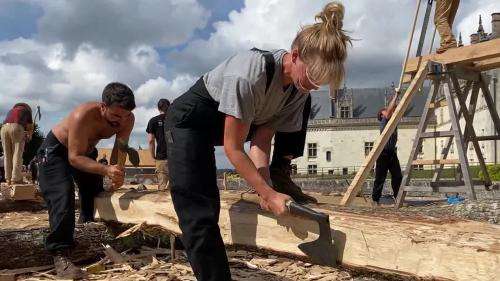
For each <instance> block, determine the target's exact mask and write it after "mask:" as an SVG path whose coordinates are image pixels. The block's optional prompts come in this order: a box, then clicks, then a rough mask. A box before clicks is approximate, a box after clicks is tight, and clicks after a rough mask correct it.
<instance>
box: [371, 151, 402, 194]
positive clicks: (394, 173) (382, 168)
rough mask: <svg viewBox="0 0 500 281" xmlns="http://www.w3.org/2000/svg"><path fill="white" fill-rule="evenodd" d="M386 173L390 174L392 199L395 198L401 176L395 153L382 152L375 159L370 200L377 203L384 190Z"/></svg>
mask: <svg viewBox="0 0 500 281" xmlns="http://www.w3.org/2000/svg"><path fill="white" fill-rule="evenodd" d="M387 172H391V186H392V193H393V195H394V198H396V197H397V195H398V192H399V187H400V186H401V181H402V179H403V175H402V174H401V166H400V165H399V159H398V154H397V152H396V151H385V150H384V151H382V153H381V154H380V156H379V157H378V159H377V164H376V166H375V182H374V183H373V192H372V200H373V201H375V202H379V200H380V197H381V196H382V190H383V189H384V182H385V179H386V178H387Z"/></svg>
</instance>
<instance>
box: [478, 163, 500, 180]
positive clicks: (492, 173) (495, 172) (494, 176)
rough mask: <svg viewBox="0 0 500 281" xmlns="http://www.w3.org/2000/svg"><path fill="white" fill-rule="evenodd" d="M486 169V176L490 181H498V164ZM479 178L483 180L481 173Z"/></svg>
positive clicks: (499, 168)
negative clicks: (488, 176)
mask: <svg viewBox="0 0 500 281" xmlns="http://www.w3.org/2000/svg"><path fill="white" fill-rule="evenodd" d="M486 169H487V170H488V174H489V175H490V179H491V180H492V181H500V164H496V165H487V166H486ZM479 178H480V179H482V180H484V174H483V172H482V171H479Z"/></svg>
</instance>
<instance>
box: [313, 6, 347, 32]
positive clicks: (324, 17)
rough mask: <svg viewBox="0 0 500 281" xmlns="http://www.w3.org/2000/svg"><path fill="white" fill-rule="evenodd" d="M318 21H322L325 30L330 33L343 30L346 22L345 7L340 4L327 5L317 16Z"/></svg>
mask: <svg viewBox="0 0 500 281" xmlns="http://www.w3.org/2000/svg"><path fill="white" fill-rule="evenodd" d="M316 20H317V21H321V23H322V24H323V26H324V28H325V29H327V30H328V31H330V32H334V31H336V30H341V29H342V25H343V20H344V6H343V5H342V4H340V3H338V2H330V3H328V4H326V6H325V7H324V8H323V11H321V12H320V13H318V14H317V15H316Z"/></svg>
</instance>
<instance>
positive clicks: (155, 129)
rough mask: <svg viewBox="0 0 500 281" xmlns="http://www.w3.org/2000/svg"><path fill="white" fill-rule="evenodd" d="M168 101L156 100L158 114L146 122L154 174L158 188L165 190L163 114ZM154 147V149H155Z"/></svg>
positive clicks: (165, 111)
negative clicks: (154, 169) (154, 164)
mask: <svg viewBox="0 0 500 281" xmlns="http://www.w3.org/2000/svg"><path fill="white" fill-rule="evenodd" d="M169 106H170V102H169V101H168V100H167V99H160V100H159V101H158V110H159V111H160V115H157V116H155V117H153V118H151V120H149V122H148V127H147V128H146V132H147V133H148V142H149V152H150V153H151V157H152V158H153V159H155V163H156V175H157V176H158V189H159V190H165V189H167V187H168V180H169V177H168V163H167V142H166V141H165V131H164V129H163V127H164V124H165V115H166V113H167V110H168V107H169ZM155 147H156V151H155Z"/></svg>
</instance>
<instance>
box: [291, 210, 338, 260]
mask: <svg viewBox="0 0 500 281" xmlns="http://www.w3.org/2000/svg"><path fill="white" fill-rule="evenodd" d="M317 222H318V224H319V237H318V239H316V240H314V241H311V242H305V243H302V244H300V245H299V249H300V250H301V251H302V252H304V254H306V255H307V256H308V257H309V258H310V259H311V261H312V262H313V263H315V264H319V265H327V266H332V267H333V266H336V265H337V254H336V250H335V246H334V245H333V243H332V234H331V231H330V223H329V220H328V216H327V217H326V220H323V222H319V221H318V220H317Z"/></svg>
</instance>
